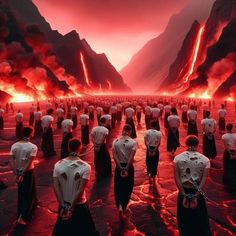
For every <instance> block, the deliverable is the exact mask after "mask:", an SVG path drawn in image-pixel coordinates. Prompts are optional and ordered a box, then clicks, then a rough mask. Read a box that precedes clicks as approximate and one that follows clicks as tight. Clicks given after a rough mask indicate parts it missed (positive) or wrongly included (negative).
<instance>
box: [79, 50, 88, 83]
mask: <svg viewBox="0 0 236 236" xmlns="http://www.w3.org/2000/svg"><path fill="white" fill-rule="evenodd" d="M80 60H81V63H82V66H83V70H84V77H85V82H86V84H87V85H88V86H89V87H91V84H90V81H89V77H88V70H87V67H86V64H85V62H84V55H83V53H82V52H80Z"/></svg>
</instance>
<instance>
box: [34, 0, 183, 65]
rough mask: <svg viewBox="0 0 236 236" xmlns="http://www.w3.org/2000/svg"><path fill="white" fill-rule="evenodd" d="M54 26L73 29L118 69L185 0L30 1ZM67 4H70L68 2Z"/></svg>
mask: <svg viewBox="0 0 236 236" xmlns="http://www.w3.org/2000/svg"><path fill="white" fill-rule="evenodd" d="M33 2H34V3H35V4H36V5H37V7H38V8H39V10H40V12H41V14H42V15H43V16H44V17H45V18H46V20H48V21H49V23H50V24H51V26H52V28H53V29H57V30H59V31H60V32H61V33H63V34H65V33H67V32H69V31H71V30H72V29H76V30H77V31H78V32H79V34H80V35H81V37H84V38H86V40H87V41H88V42H89V43H90V44H91V46H92V47H93V49H94V50H96V51H97V52H105V53H106V54H107V56H108V57H109V60H110V61H111V63H112V64H113V65H114V66H115V67H116V68H117V69H118V70H119V69H121V68H122V67H123V66H124V65H126V64H127V63H128V61H129V60H130V58H131V57H132V56H133V54H134V53H135V52H137V51H138V50H139V49H140V48H141V47H142V46H143V45H144V44H145V43H146V42H147V41H148V40H149V39H152V38H154V37H156V36H158V35H159V33H160V32H162V31H163V30H164V28H165V26H166V24H167V22H168V20H169V18H170V16H171V15H172V14H174V13H177V12H179V10H180V9H181V8H182V7H183V6H184V5H185V4H186V3H187V2H188V1H187V0H178V1H176V0H148V1H147V0H125V1H120V0H109V1H105V4H104V1H102V0H69V1H66V0H57V1H56V3H55V1H54V0H47V1H42V0H33ZM68 3H69V4H68Z"/></svg>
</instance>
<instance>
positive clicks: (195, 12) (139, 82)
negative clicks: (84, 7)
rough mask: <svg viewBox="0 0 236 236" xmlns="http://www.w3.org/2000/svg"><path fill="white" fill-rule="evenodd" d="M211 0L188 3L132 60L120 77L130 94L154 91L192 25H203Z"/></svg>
mask: <svg viewBox="0 0 236 236" xmlns="http://www.w3.org/2000/svg"><path fill="white" fill-rule="evenodd" d="M212 4H213V0H200V1H195V0H193V1H191V2H190V3H189V5H188V6H186V7H185V8H184V9H183V10H182V11H181V12H180V13H178V14H176V15H173V16H172V17H171V19H170V21H169V23H168V25H167V27H166V29H165V31H164V32H163V33H162V34H160V35H159V36H158V37H156V38H154V39H152V40H150V41H149V42H148V43H147V44H146V45H144V47H143V48H142V49H141V50H140V51H139V52H137V54H136V55H134V56H133V58H132V59H131V61H130V62H129V64H128V65H127V66H126V67H124V68H123V69H122V70H121V71H120V73H121V75H122V76H123V78H124V80H125V81H126V82H127V83H128V85H129V86H130V87H131V88H132V89H133V91H138V92H142V91H145V90H146V91H155V90H157V89H158V87H159V86H160V84H161V83H162V82H163V80H164V79H165V78H166V77H167V75H168V71H169V67H170V65H171V64H172V63H173V62H174V60H175V58H176V55H177V53H178V50H179V49H180V48H181V45H182V43H183V40H184V38H185V36H186V34H187V33H188V31H189V29H190V28H191V26H192V24H193V22H194V21H195V20H198V21H199V22H204V21H205V19H206V18H207V16H208V15H209V11H210V9H211V6H212Z"/></svg>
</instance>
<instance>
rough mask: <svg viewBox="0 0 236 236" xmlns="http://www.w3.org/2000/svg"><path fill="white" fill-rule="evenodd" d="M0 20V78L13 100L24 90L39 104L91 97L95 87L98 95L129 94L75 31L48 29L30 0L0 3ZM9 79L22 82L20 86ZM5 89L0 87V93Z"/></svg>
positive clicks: (104, 60)
mask: <svg viewBox="0 0 236 236" xmlns="http://www.w3.org/2000/svg"><path fill="white" fill-rule="evenodd" d="M0 18H2V19H4V21H1V22H0V41H1V42H2V45H3V46H4V47H3V50H2V52H1V51H0V59H1V60H0V63H2V62H4V63H8V65H9V67H10V68H11V70H10V72H9V73H8V74H4V73H3V72H2V73H3V77H4V78H5V80H6V81H8V82H10V83H11V85H12V87H11V89H10V92H9V93H10V94H11V95H12V94H13V95H14V96H13V97H16V96H17V93H21V94H22V96H23V94H25V92H26V91H28V92H29V94H28V95H27V96H28V97H39V98H41V99H43V98H46V97H48V96H55V94H56V95H57V96H58V97H61V96H67V95H69V96H76V95H78V94H81V93H93V92H95V91H96V90H98V88H99V89H100V91H103V92H118V91H122V92H130V91H131V90H130V88H128V87H127V85H126V84H125V83H124V82H123V78H122V77H121V75H120V74H119V73H118V72H117V71H116V70H115V68H114V67H113V66H112V65H111V63H110V62H109V61H108V59H107V57H106V55H105V54H97V53H96V52H94V51H93V50H92V49H91V47H90V46H89V45H88V43H87V42H86V41H85V40H81V39H80V37H79V34H78V33H77V32H76V31H71V32H69V33H68V34H66V35H61V34H60V33H59V32H57V31H55V30H52V29H51V27H50V25H49V23H48V22H46V20H45V19H44V18H43V16H41V14H40V12H39V11H38V9H37V7H36V6H35V5H34V4H33V2H32V0H0ZM4 33H5V35H4ZM1 35H2V37H1ZM2 45H1V46H2ZM15 50H16V51H15ZM12 51H14V53H13V52H12ZM1 53H2V54H1ZM22 58H24V59H25V61H24V60H23V59H22ZM0 73H1V71H0ZM36 75H37V76H36ZM13 77H14V78H16V77H17V78H18V79H19V80H23V81H24V83H23V84H22V86H21V87H20V86H16V84H15V79H14V80H13ZM23 85H24V86H25V87H23ZM6 87H7V86H6V84H3V85H1V84H0V89H6ZM16 88H18V89H19V90H17V89H16ZM4 91H6V92H8V90H4ZM43 91H45V93H44V92H43ZM27 96H26V95H25V97H27Z"/></svg>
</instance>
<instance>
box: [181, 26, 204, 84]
mask: <svg viewBox="0 0 236 236" xmlns="http://www.w3.org/2000/svg"><path fill="white" fill-rule="evenodd" d="M204 27H205V26H202V27H201V28H200V30H199V32H198V36H197V40H196V43H195V48H194V50H193V60H192V63H191V67H190V69H189V71H188V73H187V74H186V75H185V77H184V81H183V82H184V83H187V82H188V81H189V77H190V76H191V75H192V73H193V71H194V67H195V64H196V61H197V57H198V52H199V48H200V43H201V39H202V33H203V31H204Z"/></svg>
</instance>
